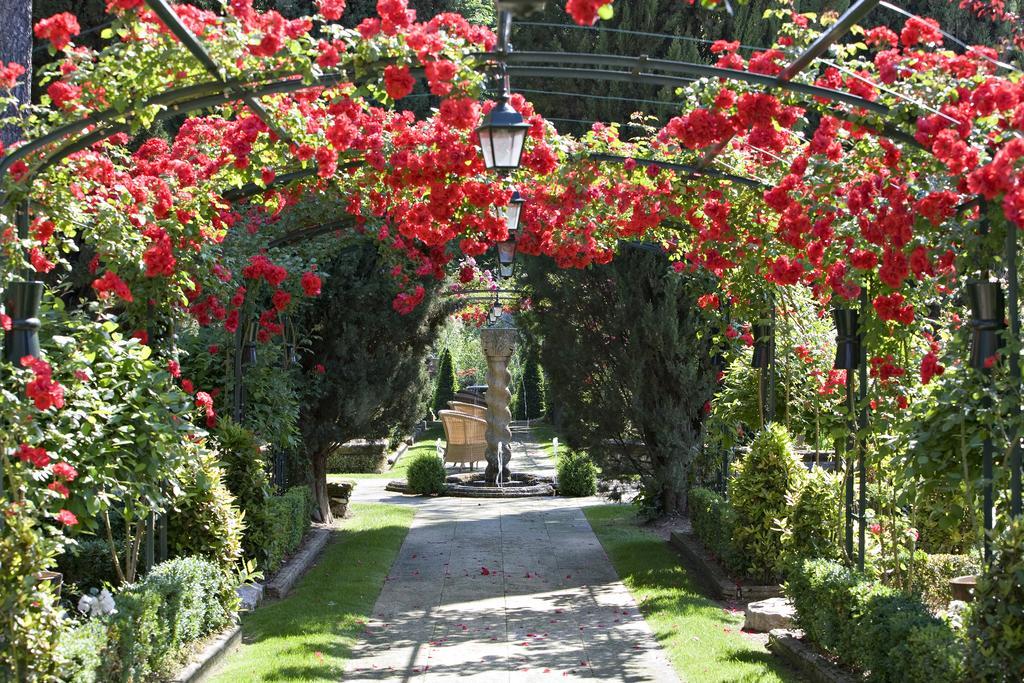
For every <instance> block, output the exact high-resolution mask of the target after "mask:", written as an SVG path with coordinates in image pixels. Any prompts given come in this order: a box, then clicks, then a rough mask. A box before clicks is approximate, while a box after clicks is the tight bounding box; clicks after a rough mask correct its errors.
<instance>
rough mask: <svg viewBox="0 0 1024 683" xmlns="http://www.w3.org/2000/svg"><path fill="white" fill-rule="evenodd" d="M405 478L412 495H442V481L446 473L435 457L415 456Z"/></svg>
mask: <svg viewBox="0 0 1024 683" xmlns="http://www.w3.org/2000/svg"><path fill="white" fill-rule="evenodd" d="M406 476H407V477H408V480H409V488H410V489H412V491H413V493H418V494H420V495H423V496H429V495H433V494H438V493H444V480H445V477H446V476H447V473H446V472H445V471H444V463H443V462H441V459H440V458H439V457H437V456H436V455H433V454H431V453H420V454H419V455H417V456H416V457H415V458H413V461H412V463H410V464H409V470H408V473H407V474H406Z"/></svg>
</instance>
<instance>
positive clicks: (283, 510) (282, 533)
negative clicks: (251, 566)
mask: <svg viewBox="0 0 1024 683" xmlns="http://www.w3.org/2000/svg"><path fill="white" fill-rule="evenodd" d="M312 509H313V494H312V493H311V492H310V490H309V487H308V486H296V487H294V488H290V489H288V490H287V491H285V492H284V494H283V495H280V496H271V497H270V498H268V499H267V503H266V510H267V512H266V516H267V521H268V526H267V533H266V539H265V541H264V544H265V545H264V547H263V557H264V565H263V567H264V570H265V571H267V572H275V571H277V570H278V568H279V567H280V566H281V562H282V561H283V560H284V558H285V557H286V556H288V555H289V554H291V553H293V552H295V550H296V549H297V548H298V547H299V545H300V544H301V543H302V537H303V536H305V535H306V530H307V529H309V525H310V513H311V512H312Z"/></svg>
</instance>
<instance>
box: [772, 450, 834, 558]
mask: <svg viewBox="0 0 1024 683" xmlns="http://www.w3.org/2000/svg"><path fill="white" fill-rule="evenodd" d="M842 500H843V497H842V479H840V478H839V477H837V476H835V475H833V474H830V473H828V472H826V471H825V470H823V469H821V468H820V467H816V468H814V469H813V470H812V471H811V474H810V476H809V477H808V479H807V481H806V483H804V485H803V487H802V488H801V489H800V491H799V492H798V493H797V494H796V495H795V496H792V497H791V499H790V511H789V515H788V517H787V518H786V519H785V520H782V521H783V523H782V524H781V525H780V527H781V528H782V530H783V531H782V551H783V562H784V563H785V564H786V565H787V566H799V565H800V564H801V563H802V562H803V561H804V560H812V559H815V558H824V559H827V560H838V559H839V558H840V557H841V556H842V548H841V543H840V537H839V534H840V530H841V529H842V509H841V507H840V506H841V504H842Z"/></svg>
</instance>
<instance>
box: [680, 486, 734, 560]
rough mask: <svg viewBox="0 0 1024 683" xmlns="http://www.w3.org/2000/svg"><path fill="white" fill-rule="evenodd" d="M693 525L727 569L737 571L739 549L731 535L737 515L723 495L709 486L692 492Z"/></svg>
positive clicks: (708, 548) (709, 549)
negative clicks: (711, 489) (733, 542)
mask: <svg viewBox="0 0 1024 683" xmlns="http://www.w3.org/2000/svg"><path fill="white" fill-rule="evenodd" d="M689 506H690V524H691V525H692V527H693V533H694V534H695V535H696V536H697V538H699V539H700V542H701V543H703V544H704V548H705V549H706V550H707V551H708V552H709V553H711V555H712V556H713V557H714V558H715V559H716V560H718V561H719V562H720V563H721V564H722V565H724V566H725V567H726V568H728V569H730V570H733V571H735V570H736V569H737V567H736V552H735V550H734V549H733V544H732V534H733V528H734V527H735V525H736V514H735V513H734V512H733V509H732V506H731V505H729V501H727V500H726V499H725V498H723V497H722V496H720V495H718V494H717V493H715V492H714V491H710V490H708V489H702V488H696V489H693V490H692V491H690V497H689Z"/></svg>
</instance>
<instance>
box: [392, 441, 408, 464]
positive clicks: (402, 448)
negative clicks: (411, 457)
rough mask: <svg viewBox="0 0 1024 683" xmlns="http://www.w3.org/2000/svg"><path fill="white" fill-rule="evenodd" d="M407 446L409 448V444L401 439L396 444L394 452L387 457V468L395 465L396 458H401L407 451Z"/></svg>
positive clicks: (396, 462)
mask: <svg viewBox="0 0 1024 683" xmlns="http://www.w3.org/2000/svg"><path fill="white" fill-rule="evenodd" d="M409 448H411V447H410V446H409V443H408V442H407V441H403V442H402V443H400V444H399V445H398V448H396V449H395V450H394V452H393V453H391V455H389V456H388V457H387V464H388V469H389V470H393V469H395V465H397V464H398V459H399V458H401V457H402V456H403V455H405V454H406V453H408V452H409Z"/></svg>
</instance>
